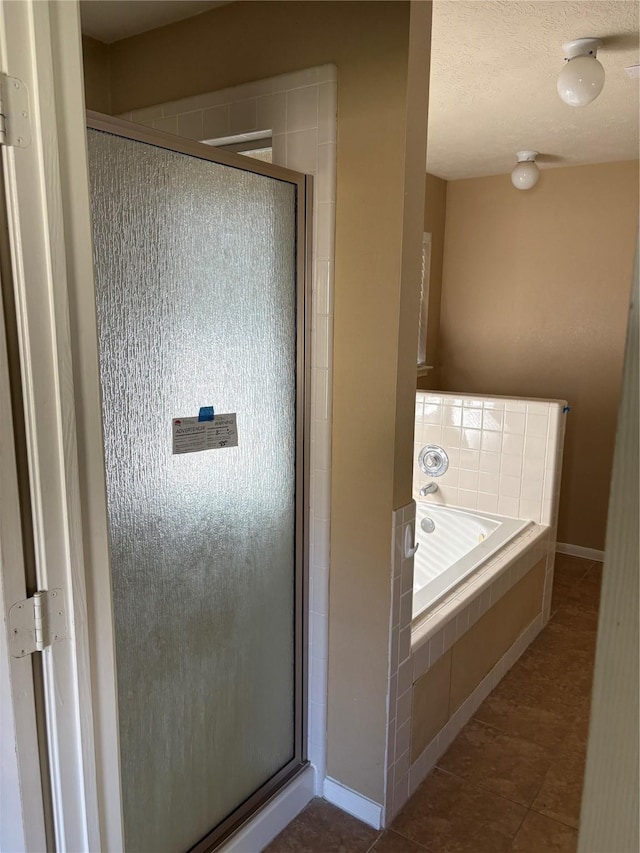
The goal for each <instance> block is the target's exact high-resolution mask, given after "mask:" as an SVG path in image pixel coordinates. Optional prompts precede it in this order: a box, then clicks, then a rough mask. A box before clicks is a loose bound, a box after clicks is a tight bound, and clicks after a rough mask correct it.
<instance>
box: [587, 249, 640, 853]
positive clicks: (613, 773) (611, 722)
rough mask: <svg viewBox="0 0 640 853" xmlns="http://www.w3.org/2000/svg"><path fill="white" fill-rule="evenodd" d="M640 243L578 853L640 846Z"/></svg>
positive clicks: (621, 402)
mask: <svg viewBox="0 0 640 853" xmlns="http://www.w3.org/2000/svg"><path fill="white" fill-rule="evenodd" d="M639 255H640V242H639V243H637V244H636V258H635V269H634V274H633V279H632V288H631V307H630V311H629V324H628V326H627V343H626V348H625V349H626V352H625V358H624V371H623V377H622V394H621V397H620V408H619V411H618V430H617V435H616V447H615V452H614V456H613V477H612V480H611V495H610V498H609V517H608V520H607V538H606V544H605V549H606V561H605V568H604V571H603V573H602V598H601V602H600V613H599V618H598V638H597V645H596V664H595V670H594V674H593V690H592V701H591V722H590V726H589V742H588V746H587V764H586V769H585V774H584V790H583V794H582V808H581V811H580V834H579V836H578V850H579V853H598V851H600V850H616V851H620V853H622V851H627V850H629V851H635V850H638V849H639V844H640V832H639V831H638V827H639V821H638V818H639V815H638V746H639V744H638V692H639V687H640V685H639V684H638V671H639V669H640V667H639V664H640V661H639V659H638V657H639V656H638V648H639V645H640V644H639V640H640V637H639V636H638V571H639V569H640V560H639V559H638V516H639V503H640V496H639V494H638V482H639V480H640V477H639V474H640V460H639V458H638V414H639V410H640V400H639V396H638V387H639V385H640V381H639V380H640V376H639V373H640V332H639V326H640V317H639V315H638V301H639V298H640V269H639V261H640V258H639Z"/></svg>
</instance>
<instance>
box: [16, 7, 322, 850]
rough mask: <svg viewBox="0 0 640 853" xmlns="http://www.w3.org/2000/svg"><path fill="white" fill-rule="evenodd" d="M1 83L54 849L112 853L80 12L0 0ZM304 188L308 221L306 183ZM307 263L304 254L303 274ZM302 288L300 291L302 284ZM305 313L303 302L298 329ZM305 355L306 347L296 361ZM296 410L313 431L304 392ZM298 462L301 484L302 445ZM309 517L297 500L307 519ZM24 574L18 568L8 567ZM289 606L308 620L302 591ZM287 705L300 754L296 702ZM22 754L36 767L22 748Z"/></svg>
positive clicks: (271, 171) (105, 575) (117, 836)
mask: <svg viewBox="0 0 640 853" xmlns="http://www.w3.org/2000/svg"><path fill="white" fill-rule="evenodd" d="M0 71H2V72H4V73H6V74H8V75H11V76H13V77H17V78H19V79H20V80H22V81H23V82H24V83H25V85H26V87H27V89H28V92H29V122H30V127H31V140H30V142H29V143H28V144H27V145H26V147H18V148H7V149H5V151H4V152H3V173H4V178H5V184H6V202H7V215H8V222H9V236H10V242H11V260H12V267H13V270H14V276H13V290H14V296H15V302H16V314H17V327H18V342H19V350H20V362H21V384H22V392H23V407H24V420H25V433H26V441H27V449H28V458H29V469H30V484H29V485H30V490H31V515H32V517H33V528H34V545H35V554H36V570H37V583H38V587H39V588H40V589H52V588H55V587H60V588H62V589H63V590H64V595H65V606H66V618H67V626H68V636H66V637H65V638H64V639H62V640H61V641H59V642H57V643H55V644H54V645H53V646H51V647H49V648H47V649H45V651H44V652H43V653H42V668H43V675H44V679H43V680H44V694H45V705H46V727H47V733H48V758H49V763H50V766H51V789H52V791H51V793H52V803H53V817H54V831H55V846H56V848H57V849H59V850H78V851H81V850H92V851H99V850H109V851H110V853H116V851H119V850H122V849H123V832H122V809H121V793H120V774H119V749H118V748H117V747H118V726H117V715H116V701H115V689H116V679H115V658H114V646H113V625H112V613H111V608H109V607H105V604H104V603H105V601H111V589H110V574H109V563H108V535H107V512H106V492H105V488H104V483H105V471H104V457H103V450H102V424H101V405H100V389H99V372H98V349H97V331H96V318H95V303H94V289H93V280H94V279H93V256H92V234H91V227H90V204H89V184H88V168H87V151H86V129H85V112H84V89H83V68H82V50H81V35H80V19H79V7H78V4H77V2H66V0H50V2H48V3H41V2H38V0H22V2H20V3H14V2H10V0H0ZM232 158H233V160H235V158H239V160H240V162H241V164H242V166H241V167H242V168H244V169H245V170H247V169H248V170H249V171H254V168H253V162H252V161H248V160H247V158H243V157H242V155H234V154H230V153H227V152H224V156H221V157H220V162H223V163H225V164H227V165H233V162H230V161H231V160H232ZM236 162H237V161H236ZM238 165H240V163H238ZM255 171H260V172H262V173H263V174H268V175H271V176H273V177H278V174H276V173H279V174H280V175H282V174H284V173H285V172H287V171H288V170H281V169H280V168H279V167H274V166H271V165H270V164H263V163H260V164H259V166H257V167H256V168H255ZM289 174H290V175H291V176H293V175H296V179H300V176H299V175H297V173H289ZM305 189H306V190H307V195H306V198H307V206H306V209H305V213H306V215H307V217H310V212H311V207H310V195H311V192H310V185H309V182H308V181H305ZM307 248H308V247H307ZM310 260H311V257H310V253H309V252H308V251H307V256H306V258H305V266H308V264H309V263H310ZM305 272H308V270H306V269H305ZM305 281H306V283H307V288H309V283H310V276H308V275H307V276H306V277H305ZM308 313H309V303H308V302H307V305H306V307H305V308H304V310H303V315H304V316H303V318H302V320H303V324H304V325H303V327H302V328H306V329H307V330H309V322H308V320H309V317H308V316H307V315H308ZM309 343H310V335H308V336H307V338H306V341H305V348H306V349H308V347H309ZM303 355H305V356H306V355H308V353H304V354H303V353H302V352H300V351H299V354H298V357H299V358H300V359H302V358H303ZM305 370H306V371H307V374H308V371H309V359H308V358H306V362H305ZM304 384H305V385H306V388H307V390H308V388H309V384H308V382H306V383H304ZM299 393H301V392H300V389H299ZM305 410H306V415H307V416H306V417H305V418H304V419H303V422H304V425H305V428H308V425H309V417H308V395H307V396H305ZM98 446H99V452H96V447H98ZM303 452H304V455H305V471H308V454H309V442H308V440H305V441H304V443H303ZM308 487H309V484H308V476H305V478H304V488H305V490H306V491H308ZM308 505H309V499H308V493H305V496H304V513H305V515H306V511H307V509H308ZM302 530H303V535H302V537H300V540H299V545H298V547H299V548H300V549H302V551H303V553H304V556H305V558H306V556H307V554H308V542H307V535H308V534H307V524H306V518H305V519H304V526H303V528H302ZM14 544H15V543H14ZM21 570H22V569H21V567H20V566H19V565H18V563H17V562H16V563H14V564H13V565H12V566H11V567H10V571H11V572H12V573H17V572H19V571H21ZM15 576H16V577H18V575H17V574H16V575H15ZM12 577H13V574H12ZM22 577H23V579H24V576H23V575H22ZM5 588H6V584H5ZM298 595H300V596H302V599H303V602H304V606H303V608H302V611H301V612H302V613H306V610H307V590H306V585H305V586H301V585H299V588H298ZM11 603H12V602H5V604H6V605H7V606H10V605H11ZM306 632H307V626H306V620H305V624H303V626H302V630H301V631H299V632H298V633H299V642H300V643H302V644H303V646H304V648H305V649H306V647H307V637H306ZM302 683H303V684H304V685H306V678H305V679H303V681H302ZM298 704H299V708H298V712H299V713H298V718H299V719H300V720H301V721H302V731H301V738H302V743H303V744H305V743H306V737H305V731H304V729H305V723H304V712H305V711H306V697H305V696H304V690H303V691H302V695H301V697H300V699H299V700H298ZM17 710H18V709H17V706H16V704H15V703H14V704H13V711H14V715H15V713H16V711H17ZM18 734H20V733H19V732H18V733H17V735H16V737H17V736H18ZM21 746H22V747H23V748H24V749H26V750H27V752H29V751H31V754H32V755H33V750H32V744H31V745H30V744H29V742H28V739H27V738H26V737H22V736H21ZM36 789H37V786H34V785H32V786H31V787H30V788H22V790H21V796H22V803H23V808H24V811H25V813H29V814H30V815H31V816H32V818H31V819H32V820H34V821H35V822H36V823H37V822H39V821H40V817H42V824H44V814H43V806H42V796H41V792H40V791H38V790H36ZM33 816H35V817H33ZM27 849H32V850H34V851H35V850H38V851H41V850H42V845H41V843H39V842H32V843H31V847H30V848H27Z"/></svg>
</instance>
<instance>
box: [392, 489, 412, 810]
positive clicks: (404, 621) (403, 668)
mask: <svg viewBox="0 0 640 853" xmlns="http://www.w3.org/2000/svg"><path fill="white" fill-rule="evenodd" d="M415 519H416V505H415V501H411V503H410V504H407V506H405V507H403V508H402V509H398V510H396V511H395V512H393V513H392V519H391V524H392V531H393V534H392V542H391V567H392V571H391V618H390V620H389V621H390V624H391V632H390V635H389V693H388V702H387V757H386V775H385V803H384V812H385V824H386V823H387V822H388V820H389V818H390V816H391V814H392V812H393V813H397V811H398V810H399V809H400V808H401V807H402V805H404V803H406V801H407V799H408V798H409V765H410V763H411V760H410V752H409V750H410V745H411V744H410V740H411V701H412V692H413V668H412V662H411V607H412V604H413V557H412V556H407V555H406V545H407V542H410V543H413V542H414V537H415ZM407 531H408V533H407ZM394 807H395V812H394V811H393V810H394Z"/></svg>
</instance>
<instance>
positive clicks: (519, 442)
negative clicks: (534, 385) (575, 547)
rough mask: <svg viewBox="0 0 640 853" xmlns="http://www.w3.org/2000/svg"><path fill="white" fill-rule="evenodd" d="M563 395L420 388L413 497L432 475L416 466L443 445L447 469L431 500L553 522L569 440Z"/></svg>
mask: <svg viewBox="0 0 640 853" xmlns="http://www.w3.org/2000/svg"><path fill="white" fill-rule="evenodd" d="M565 406H566V403H565V402H564V401H563V400H516V399H509V398H504V397H471V396H465V395H460V394H448V393H443V392H442V393H441V392H438V393H435V392H430V391H418V392H417V394H416V419H415V448H414V449H415V454H414V497H416V499H417V500H425V498H421V497H420V496H419V490H420V488H421V486H423V485H424V484H425V483H428V482H430V481H431V480H432V479H433V478H430V477H429V476H428V475H427V474H425V473H424V472H423V471H422V470H421V469H420V466H419V465H418V454H419V452H420V450H421V448H422V447H424V445H425V444H439V445H441V446H442V447H444V449H445V450H446V452H447V454H448V456H449V469H448V471H447V472H446V473H445V474H444V475H443V476H442V477H438V478H437V479H435V482H437V484H438V486H439V491H438V492H436V493H435V494H433V495H428V496H427V497H426V500H427V501H429V502H434V503H444V504H447V505H450V506H460V507H463V508H466V509H477V510H480V511H481V512H490V513H497V514H499V515H506V516H512V517H514V518H528V519H531V520H533V521H536V522H538V523H539V524H545V525H548V526H549V527H552V528H553V527H555V526H556V524H557V514H558V497H559V494H560V471H561V464H562V446H563V441H564V426H565V417H566V415H565V414H564V413H563V409H564V407H565Z"/></svg>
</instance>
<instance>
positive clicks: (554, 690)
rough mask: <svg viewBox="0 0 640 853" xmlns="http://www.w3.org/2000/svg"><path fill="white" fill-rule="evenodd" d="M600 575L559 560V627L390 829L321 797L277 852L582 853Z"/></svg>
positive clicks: (597, 569) (589, 566) (554, 620)
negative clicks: (374, 825) (580, 840)
mask: <svg viewBox="0 0 640 853" xmlns="http://www.w3.org/2000/svg"><path fill="white" fill-rule="evenodd" d="M601 571H602V566H601V564H600V563H593V562H589V561H587V560H580V559H577V558H576V557H567V556H562V555H558V559H557V561H556V574H555V581H554V588H553V603H552V616H551V620H550V622H549V624H548V625H547V626H546V628H545V629H544V631H542V632H541V634H540V635H539V636H538V637H537V639H536V640H535V642H534V643H532V645H531V646H530V647H529V649H528V650H527V651H526V652H525V654H524V655H523V656H522V657H521V658H520V660H519V661H518V662H517V663H516V665H515V666H514V667H513V668H512V669H511V670H510V671H509V673H508V674H507V675H506V676H505V678H504V679H503V680H502V682H501V683H500V684H499V685H498V686H497V687H496V689H495V690H494V691H493V693H492V694H491V695H490V696H489V697H488V698H487V699H486V700H485V702H484V703H483V704H482V705H481V707H480V708H479V709H478V712H477V713H476V715H475V717H474V718H473V719H472V720H471V721H470V722H469V723H468V724H467V725H466V726H465V728H464V729H463V730H462V731H461V732H460V734H459V735H458V737H457V738H456V740H455V741H454V742H453V744H452V745H451V747H450V748H449V750H448V752H447V753H446V754H445V755H443V756H442V758H441V759H440V760H439V762H438V766H437V767H436V768H434V770H433V771H432V772H431V773H430V774H429V776H428V777H427V778H426V779H425V781H424V782H423V783H422V785H421V786H420V787H419V788H418V790H417V791H416V793H415V794H414V795H413V797H412V798H411V799H410V800H409V802H408V803H407V805H406V806H405V808H404V809H403V811H402V812H401V813H400V814H399V815H398V817H397V818H396V819H395V820H394V822H393V823H392V824H391V826H390V827H389V828H388V829H387V830H385V831H384V832H378V831H376V830H374V829H371V828H370V827H368V826H366V825H365V824H363V823H361V822H360V821H358V820H356V819H355V818H353V817H350V816H349V815H347V814H344V813H343V812H341V811H340V810H339V809H337V808H335V807H334V806H332V805H330V804H329V803H326V802H324V800H320V799H316V800H313V801H312V802H311V803H310V804H309V805H308V806H307V808H306V809H305V810H304V811H303V812H302V813H301V814H300V815H298V817H297V818H296V819H295V820H294V821H293V822H292V823H291V824H290V825H289V826H288V827H287V828H286V829H285V830H284V832H282V833H281V834H280V835H279V836H278V837H277V838H276V839H275V840H274V841H273V842H272V843H271V844H270V845H269V847H267V851H268V853H369V851H370V853H425V851H427V853H503V852H504V853H507V851H509V853H547V851H548V853H573V851H575V850H576V846H577V835H578V833H577V827H578V821H579V817H580V799H581V794H582V777H583V774H584V761H585V751H586V741H587V730H588V724H589V701H590V693H591V680H592V675H593V659H594V653H595V641H596V629H597V621H598V604H599V600H600V580H601Z"/></svg>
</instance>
